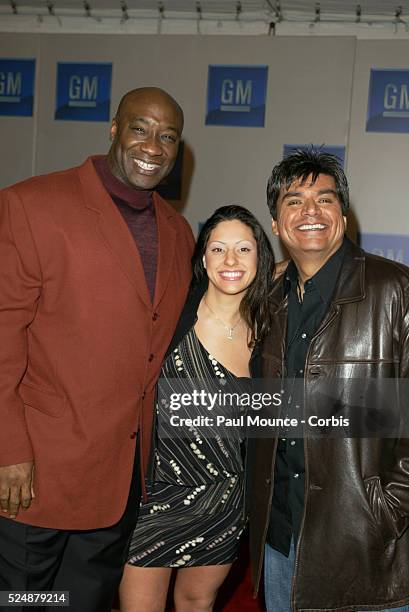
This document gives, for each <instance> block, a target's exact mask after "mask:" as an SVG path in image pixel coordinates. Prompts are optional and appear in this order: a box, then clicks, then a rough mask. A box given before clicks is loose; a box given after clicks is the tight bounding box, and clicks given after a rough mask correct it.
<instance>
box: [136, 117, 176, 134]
mask: <svg viewBox="0 0 409 612" xmlns="http://www.w3.org/2000/svg"><path fill="white" fill-rule="evenodd" d="M133 121H140V122H141V123H144V124H145V125H149V121H148V120H147V119H145V117H139V116H137V115H132V116H131V117H130V118H129V123H132V122H133ZM165 130H171V131H172V132H175V134H178V135H179V131H178V130H177V129H176V128H175V127H173V125H168V126H167V127H166V128H165Z"/></svg>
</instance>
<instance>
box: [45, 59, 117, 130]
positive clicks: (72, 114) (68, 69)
mask: <svg viewBox="0 0 409 612" xmlns="http://www.w3.org/2000/svg"><path fill="white" fill-rule="evenodd" d="M111 77H112V64H110V63H109V64H108V63H98V64H86V63H78V64H71V63H67V62H59V63H58V67H57V104H56V109H55V118H56V119H64V120H65V121H109V118H110V117H109V108H110V102H111Z"/></svg>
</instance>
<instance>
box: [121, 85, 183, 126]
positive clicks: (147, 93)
mask: <svg viewBox="0 0 409 612" xmlns="http://www.w3.org/2000/svg"><path fill="white" fill-rule="evenodd" d="M139 101H142V102H144V103H147V104H149V103H155V104H161V103H162V104H170V105H172V106H173V107H174V109H175V111H176V112H177V114H178V115H179V119H180V124H181V129H183V124H184V115H183V110H182V108H181V107H180V106H179V104H178V103H177V102H176V100H175V98H172V96H171V95H169V94H168V93H167V92H166V91H165V90H164V89H160V87H138V88H137V89H131V90H130V91H128V93H126V94H125V95H124V96H122V98H121V100H120V102H119V104H118V108H117V111H116V114H115V119H116V120H117V121H118V120H119V118H120V115H121V113H122V112H124V111H126V109H127V108H128V107H129V106H131V107H132V105H133V104H135V103H138V102H139Z"/></svg>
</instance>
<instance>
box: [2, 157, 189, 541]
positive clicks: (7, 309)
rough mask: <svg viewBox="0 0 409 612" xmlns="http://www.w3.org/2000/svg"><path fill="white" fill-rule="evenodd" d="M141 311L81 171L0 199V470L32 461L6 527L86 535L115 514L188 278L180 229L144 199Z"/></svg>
mask: <svg viewBox="0 0 409 612" xmlns="http://www.w3.org/2000/svg"><path fill="white" fill-rule="evenodd" d="M154 205H155V211H156V219H157V228H158V244H159V253H158V268H157V275H156V287H155V296H154V301H153V304H152V303H151V300H150V296H149V292H148V288H147V285H146V281H145V276H144V271H143V267H142V263H141V260H140V257H139V254H138V250H137V248H136V246H135V243H134V240H133V238H132V236H131V234H130V232H129V230H128V228H127V226H126V224H125V222H124V220H123V218H122V216H121V214H120V212H119V211H118V210H117V208H116V206H115V205H114V203H113V202H112V200H111V198H110V197H109V195H108V193H107V192H106V190H105V188H104V187H103V185H102V183H101V181H100V179H99V177H98V175H97V173H96V171H95V169H94V165H93V163H92V158H89V159H87V160H86V161H85V163H84V164H83V165H81V166H79V167H78V168H72V169H69V170H66V171H64V172H56V173H53V174H49V175H46V176H40V177H35V178H32V179H29V180H27V181H24V182H22V183H19V184H17V185H14V186H12V187H9V188H7V189H5V190H3V191H2V192H0V465H11V464H15V463H22V462H25V461H29V460H34V462H35V470H34V490H35V495H36V497H35V499H34V500H33V502H32V504H31V508H30V509H29V510H27V511H21V510H20V512H19V515H18V517H17V520H18V521H21V522H24V523H27V524H31V525H38V526H42V527H51V528H55V529H97V528H100V527H106V526H109V525H112V524H114V523H116V522H117V521H118V520H119V519H120V517H121V515H122V513H123V511H124V508H125V505H126V501H127V496H128V492H129V486H130V479H131V474H132V466H133V459H134V453H135V433H134V432H136V431H137V430H138V429H139V430H140V432H141V436H140V440H141V457H142V466H143V468H144V467H145V466H146V462H147V457H148V453H149V445H150V437H151V425H152V409H153V400H154V388H155V383H156V379H157V377H158V374H159V370H160V366H161V362H162V359H163V356H164V354H165V352H166V349H167V347H168V345H169V342H170V340H171V338H172V334H173V332H174V330H175V326H176V323H177V320H178V317H179V314H180V311H181V309H182V306H183V303H184V300H185V297H186V294H187V289H188V285H189V281H190V276H191V263H190V260H191V255H192V249H193V244H194V240H193V235H192V231H191V229H190V227H189V225H188V223H187V221H186V220H185V219H184V218H183V217H182V216H181V215H179V214H178V213H177V212H175V211H174V210H173V209H172V208H171V206H169V204H167V203H166V202H165V201H164V200H162V199H161V198H160V197H159V196H158V195H156V194H155V195H154Z"/></svg>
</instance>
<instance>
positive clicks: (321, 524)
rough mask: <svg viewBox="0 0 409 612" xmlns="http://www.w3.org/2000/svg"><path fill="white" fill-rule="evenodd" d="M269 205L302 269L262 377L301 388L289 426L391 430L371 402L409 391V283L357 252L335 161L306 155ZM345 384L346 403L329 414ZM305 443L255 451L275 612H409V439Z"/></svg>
mask: <svg viewBox="0 0 409 612" xmlns="http://www.w3.org/2000/svg"><path fill="white" fill-rule="evenodd" d="M267 198H268V206H269V209H270V212H271V215H272V218H273V222H272V227H273V233H274V234H275V235H277V236H279V237H280V239H281V241H282V243H283V245H284V247H285V248H286V249H287V251H288V252H289V254H290V257H291V262H290V264H289V266H288V268H287V271H286V272H285V273H284V275H283V276H282V277H281V278H279V279H277V281H276V283H275V287H274V291H273V296H272V301H273V304H272V307H273V309H274V312H275V317H274V323H273V327H272V330H271V332H270V335H269V337H268V338H267V339H266V340H265V342H264V344H263V346H262V351H261V352H262V376H263V377H264V378H265V379H272V378H273V379H274V378H275V379H284V380H283V381H282V382H283V386H284V388H285V389H288V388H289V386H288V385H289V383H291V385H292V387H291V388H292V389H293V391H292V392H291V393H289V394H288V395H287V396H286V399H287V401H286V403H285V411H283V410H282V412H281V416H283V415H284V413H285V412H288V413H290V414H291V416H294V415H295V416H296V417H298V419H299V420H300V421H305V423H307V424H311V421H310V419H311V418H312V422H314V418H315V419H316V415H315V412H316V409H317V398H322V397H323V396H325V397H326V399H325V402H324V408H325V407H326V409H327V414H328V415H329V416H331V418H332V417H334V418H336V417H338V418H340V414H339V411H340V408H342V410H343V409H345V410H346V411H347V412H346V413H348V410H349V414H350V416H351V415H352V416H355V417H356V416H357V415H358V416H359V417H360V416H362V414H363V412H364V411H365V410H366V412H365V418H366V417H367V416H368V415H369V416H372V415H373V412H374V410H375V412H376V409H377V410H378V411H379V412H376V414H377V415H378V417H379V416H380V417H382V416H384V415H386V422H388V423H389V420H390V419H389V415H390V410H391V404H392V403H393V402H392V400H391V399H390V398H389V397H388V399H387V400H386V401H385V400H383V402H382V396H381V395H380V394H379V393H378V394H377V395H376V403H378V406H374V404H373V403H371V402H372V401H373V398H374V397H375V395H374V394H373V393H372V395H371V398H372V399H370V398H369V392H367V391H366V390H365V389H367V387H368V386H369V384H370V383H372V382H375V383H376V384H378V383H379V381H380V380H381V379H382V384H386V383H385V379H386V380H387V381H388V382H389V383H390V382H391V380H390V379H393V381H392V382H394V384H395V385H396V383H397V382H398V380H399V381H400V383H401V384H404V379H407V378H408V377H409V269H408V268H407V267H406V266H404V265H402V264H399V263H396V262H393V261H389V260H386V259H383V258H381V257H376V256H374V255H369V254H367V253H365V252H364V251H362V250H361V249H360V248H359V247H358V246H356V245H355V244H353V243H352V242H350V241H349V240H348V239H347V238H345V236H344V233H345V227H346V214H347V210H348V205H349V194H348V183H347V180H346V177H345V175H344V172H343V170H342V168H341V167H340V165H339V163H338V161H337V159H336V158H335V157H333V156H331V155H328V154H324V153H322V152H320V151H317V150H314V149H310V150H308V151H306V152H305V151H297V152H295V153H294V154H292V155H291V156H289V157H287V158H286V159H285V160H283V161H282V162H281V163H280V164H278V165H277V166H275V168H274V169H273V171H272V175H271V177H270V179H269V182H268V188H267ZM339 381H342V385H341V386H342V389H341V391H342V402H341V403H340V402H336V401H334V402H330V401H329V400H328V401H327V399H328V395H326V393H327V391H328V389H331V388H332V387H333V388H334V389H335V388H336V387H337V384H338V385H339ZM331 386H332V387H331ZM357 387H358V388H360V398H361V399H362V402H363V404H364V408H362V407H361V406H359V405H357V403H356V401H355V400H356V393H355V395H354V393H353V391H354V389H355V390H356V388H357ZM338 388H339V387H338ZM379 398H381V399H379ZM406 399H407V395H406ZM406 399H405V397H404V401H406ZM325 403H326V406H325ZM354 409H355V412H354ZM358 409H359V413H358V412H357V410H358ZM342 410H341V412H342ZM331 411H333V413H332V414H331ZM336 411H338V414H335V412H336ZM402 414H404V412H403V413H401V415H402ZM314 415H315V417H314ZM388 419H389V420H388ZM364 422H365V419H364ZM333 423H334V421H333ZM343 424H344V425H345V424H346V423H345V421H343ZM306 427H307V426H306ZM311 429H312V428H311ZM334 429H335V428H332V430H331V431H332V433H334V432H333V430H334ZM338 430H339V431H340V428H338ZM341 430H342V428H341ZM303 431H304V435H303V436H302V437H298V438H297V437H296V436H295V435H294V432H293V431H291V429H288V430H287V431H286V430H281V431H280V433H279V435H278V436H276V437H273V436H271V437H270V438H269V439H267V438H264V439H252V440H250V441H249V453H248V461H249V483H250V486H249V489H250V493H249V498H248V503H249V507H250V541H251V555H252V563H253V578H254V582H255V585H256V590H257V589H258V586H259V581H260V575H261V569H262V566H263V558H264V561H265V563H264V579H265V580H264V583H265V593H266V604H267V609H268V610H269V612H290V611H291V612H301V611H303V612H306V611H307V610H308V612H313V611H324V610H325V611H329V610H331V611H335V610H336V611H338V612H341V611H342V612H358V611H359V612H360V611H361V610H370V611H373V610H378V611H380V610H386V609H394V610H399V611H400V612H403V611H405V612H408V611H409V605H408V604H409V529H408V526H409V439H408V438H404V437H398V435H397V434H396V432H395V433H394V434H393V436H390V435H389V437H386V435H383V436H382V435H380V434H379V431H378V430H377V431H375V434H374V432H373V431H368V430H365V429H363V430H362V429H360V430H353V429H351V427H349V428H348V427H346V428H345V429H344V433H343V435H341V434H340V433H339V431H338V433H337V434H334V435H331V437H328V436H322V437H318V436H314V437H312V436H311V435H309V434H308V433H307V430H306V429H304V430H303ZM405 433H406V435H408V434H407V428H406V430H405V432H404V435H405Z"/></svg>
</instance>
